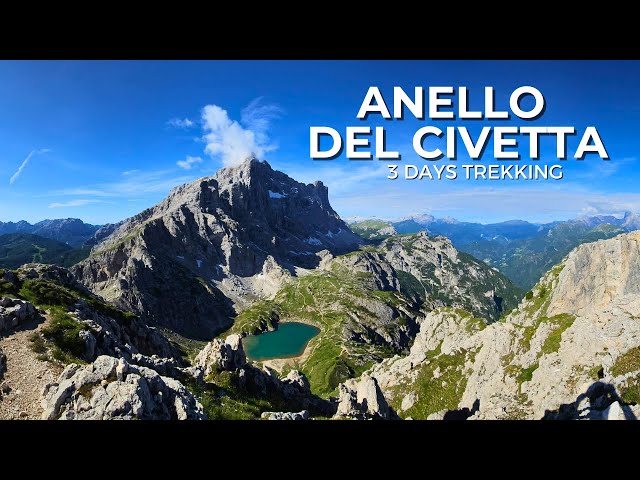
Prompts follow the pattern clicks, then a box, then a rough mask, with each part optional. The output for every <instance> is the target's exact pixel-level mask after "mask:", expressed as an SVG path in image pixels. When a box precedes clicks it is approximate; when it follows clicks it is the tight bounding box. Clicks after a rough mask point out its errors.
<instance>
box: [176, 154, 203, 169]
mask: <svg viewBox="0 0 640 480" xmlns="http://www.w3.org/2000/svg"><path fill="white" fill-rule="evenodd" d="M196 163H202V158H200V157H192V156H190V155H187V158H185V159H184V160H179V161H178V162H176V165H178V166H179V167H180V168H182V169H184V170H191V167H193V166H194V165H195V164H196Z"/></svg>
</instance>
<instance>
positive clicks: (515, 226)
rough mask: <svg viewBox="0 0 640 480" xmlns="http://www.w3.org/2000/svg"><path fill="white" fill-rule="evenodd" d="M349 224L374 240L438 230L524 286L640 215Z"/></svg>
mask: <svg viewBox="0 0 640 480" xmlns="http://www.w3.org/2000/svg"><path fill="white" fill-rule="evenodd" d="M350 228H351V229H352V230H353V231H354V232H355V233H358V234H359V235H361V236H362V237H363V238H365V239H367V240H370V241H374V242H376V241H379V240H381V239H384V238H387V237H389V236H391V235H394V234H410V233H416V232H419V231H426V232H428V233H429V234H430V235H443V236H445V237H447V238H449V239H450V240H451V242H452V243H453V245H454V246H455V247H456V248H457V249H459V250H461V251H463V252H466V253H469V254H471V255H473V256H474V257H476V258H479V259H481V260H483V261H485V262H486V263H487V264H489V265H491V266H495V267H497V268H498V269H499V270H500V271H501V272H502V273H504V274H505V275H506V276H507V277H509V278H510V279H511V281H513V282H514V283H515V284H516V285H517V286H519V287H520V288H523V289H527V290H528V289H530V288H531V287H533V285H535V283H536V282H537V281H538V280H539V279H540V277H541V276H542V274H543V273H544V272H546V271H547V270H548V269H549V268H550V267H551V266H553V265H555V264H556V263H558V262H559V261H560V260H561V259H562V258H563V257H564V256H565V255H566V254H568V253H569V252H570V251H571V250H572V249H573V248H575V247H576V246H578V245H580V244H582V243H586V242H591V241H595V240H600V239H606V238H611V237H614V236H616V235H619V234H621V233H624V232H630V231H633V230H638V229H640V215H638V214H635V213H631V212H627V213H625V215H624V216H623V217H621V218H618V217H615V216H613V215H598V216H592V217H586V216H585V217H579V218H577V219H575V220H568V221H557V222H551V223H545V224H534V223H530V222H527V221H524V220H509V221H506V222H500V223H492V224H481V223H472V222H460V221H458V220H456V219H454V218H451V217H444V218H435V217H433V216H431V215H424V214H423V215H414V216H410V217H406V218H401V219H396V220H381V219H368V220H360V221H357V222H355V223H352V224H351V225H350Z"/></svg>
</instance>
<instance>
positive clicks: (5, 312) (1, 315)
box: [0, 297, 40, 332]
mask: <svg viewBox="0 0 640 480" xmlns="http://www.w3.org/2000/svg"><path fill="white" fill-rule="evenodd" d="M39 315H40V314H39V313H38V310H37V309H36V308H35V307H34V306H33V305H32V304H31V303H29V302H26V301H24V300H19V299H15V298H9V297H0V332H3V331H5V330H10V329H12V328H15V327H17V326H18V325H20V324H22V323H24V322H27V321H30V320H34V319H36V318H38V317H39Z"/></svg>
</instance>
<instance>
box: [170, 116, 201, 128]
mask: <svg viewBox="0 0 640 480" xmlns="http://www.w3.org/2000/svg"><path fill="white" fill-rule="evenodd" d="M167 125H168V126H170V127H173V128H178V129H180V130H188V129H190V128H192V127H194V126H195V125H196V122H194V121H193V120H190V119H188V118H172V119H171V120H168V121H167Z"/></svg>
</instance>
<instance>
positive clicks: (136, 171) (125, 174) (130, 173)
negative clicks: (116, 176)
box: [122, 170, 140, 177]
mask: <svg viewBox="0 0 640 480" xmlns="http://www.w3.org/2000/svg"><path fill="white" fill-rule="evenodd" d="M139 171H140V170H125V171H124V172H122V175H123V176H124V177H128V176H129V175H133V174H134V173H138V172H139Z"/></svg>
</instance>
